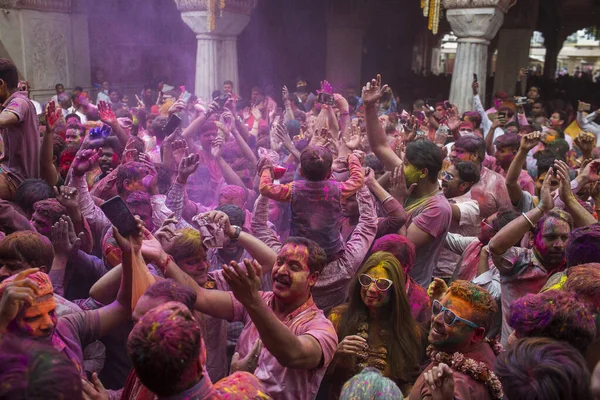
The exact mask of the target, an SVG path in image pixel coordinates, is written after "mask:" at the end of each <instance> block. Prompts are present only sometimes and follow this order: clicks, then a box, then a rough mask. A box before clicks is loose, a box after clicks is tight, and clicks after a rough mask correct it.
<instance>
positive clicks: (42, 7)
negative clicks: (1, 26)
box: [0, 0, 73, 13]
mask: <svg viewBox="0 0 600 400" xmlns="http://www.w3.org/2000/svg"><path fill="white" fill-rule="evenodd" d="M72 3H73V0H0V8H17V9H18V8H22V9H29V10H39V11H54V12H60V13H70V12H71V10H72V6H73V4H72Z"/></svg>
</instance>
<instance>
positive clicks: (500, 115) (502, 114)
mask: <svg viewBox="0 0 600 400" xmlns="http://www.w3.org/2000/svg"><path fill="white" fill-rule="evenodd" d="M500 118H504V119H507V115H506V112H505V111H501V112H498V119H500Z"/></svg>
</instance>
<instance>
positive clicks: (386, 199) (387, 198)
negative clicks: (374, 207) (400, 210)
mask: <svg viewBox="0 0 600 400" xmlns="http://www.w3.org/2000/svg"><path fill="white" fill-rule="evenodd" d="M393 197H394V196H392V195H391V194H390V195H388V197H386V198H385V199H383V201H382V202H381V204H383V203H385V202H386V201H388V200H389V199H391V198H393Z"/></svg>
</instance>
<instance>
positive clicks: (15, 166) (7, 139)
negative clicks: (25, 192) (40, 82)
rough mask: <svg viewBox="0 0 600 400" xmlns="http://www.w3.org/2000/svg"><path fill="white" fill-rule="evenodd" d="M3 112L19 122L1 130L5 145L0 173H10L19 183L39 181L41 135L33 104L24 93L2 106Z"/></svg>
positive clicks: (9, 99)
mask: <svg viewBox="0 0 600 400" xmlns="http://www.w3.org/2000/svg"><path fill="white" fill-rule="evenodd" d="M4 105H5V106H6V108H5V109H4V111H2V112H10V113H13V114H15V115H16V116H17V118H18V119H19V122H17V123H16V124H13V125H10V126H8V127H7V128H5V129H3V130H2V136H3V138H4V143H5V158H6V159H8V161H3V162H2V170H3V172H7V173H9V174H10V175H11V176H12V177H13V178H15V179H16V180H17V181H18V182H19V183H21V182H22V181H23V180H25V179H29V178H31V179H37V178H39V177H40V132H39V130H38V119H37V114H36V112H35V107H34V106H33V103H32V102H31V101H29V99H28V98H27V92H15V93H13V94H12V96H10V97H9V98H8V99H7V100H6V102H4Z"/></svg>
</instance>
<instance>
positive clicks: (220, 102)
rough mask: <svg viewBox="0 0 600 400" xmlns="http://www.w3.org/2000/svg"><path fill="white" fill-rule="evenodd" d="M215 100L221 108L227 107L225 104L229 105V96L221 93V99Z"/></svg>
mask: <svg viewBox="0 0 600 400" xmlns="http://www.w3.org/2000/svg"><path fill="white" fill-rule="evenodd" d="M214 100H215V101H216V102H217V104H218V105H219V108H223V107H225V103H227V100H229V94H228V93H221V95H220V96H219V97H217V98H215V99H214Z"/></svg>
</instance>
